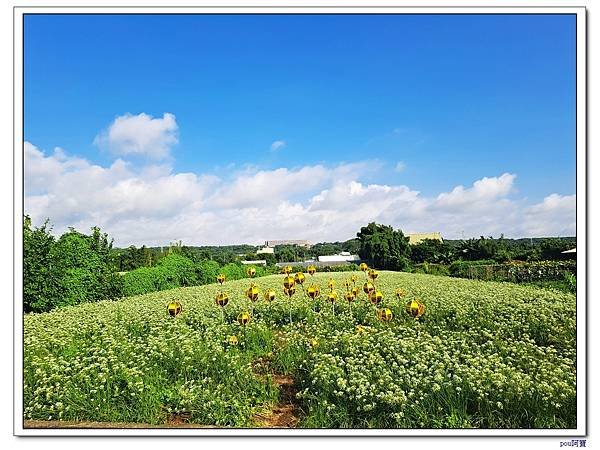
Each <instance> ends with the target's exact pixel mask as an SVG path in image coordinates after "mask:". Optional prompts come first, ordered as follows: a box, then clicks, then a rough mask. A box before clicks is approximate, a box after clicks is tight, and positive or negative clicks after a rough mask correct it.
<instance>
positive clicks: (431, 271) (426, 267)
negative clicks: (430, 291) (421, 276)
mask: <svg viewBox="0 0 600 450" xmlns="http://www.w3.org/2000/svg"><path fill="white" fill-rule="evenodd" d="M413 272H414V273H425V274H428V275H443V276H448V275H450V270H449V269H448V266H447V265H445V264H430V263H427V262H425V263H423V264H415V265H414V266H413Z"/></svg>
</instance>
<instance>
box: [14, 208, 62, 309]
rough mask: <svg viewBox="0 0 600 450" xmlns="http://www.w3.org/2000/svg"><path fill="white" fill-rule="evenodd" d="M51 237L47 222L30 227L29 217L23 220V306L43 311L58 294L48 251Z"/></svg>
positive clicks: (57, 281)
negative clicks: (36, 226)
mask: <svg viewBox="0 0 600 450" xmlns="http://www.w3.org/2000/svg"><path fill="white" fill-rule="evenodd" d="M54 242H55V240H54V237H53V236H52V235H51V234H50V230H49V229H48V221H46V222H44V224H43V225H42V226H41V227H38V228H34V227H32V226H31V219H30V218H29V216H25V218H24V220H23V309H24V310H25V312H29V311H47V310H48V309H50V308H51V307H52V306H51V304H52V302H53V301H52V299H53V298H57V297H59V296H60V293H61V290H60V286H59V277H58V274H57V273H56V272H55V271H54V270H53V264H52V260H51V257H50V251H51V249H52V246H53V245H54Z"/></svg>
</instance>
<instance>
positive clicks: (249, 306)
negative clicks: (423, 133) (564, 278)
mask: <svg viewBox="0 0 600 450" xmlns="http://www.w3.org/2000/svg"><path fill="white" fill-rule="evenodd" d="M352 275H356V276H357V277H358V281H357V286H359V287H362V284H363V283H364V281H365V275H364V274H363V273H362V272H341V273H316V274H315V275H314V276H310V275H308V274H306V281H305V283H304V288H308V286H309V285H311V284H313V283H314V284H316V285H318V286H319V287H320V290H321V296H320V298H318V299H316V300H313V299H310V298H308V297H307V296H306V295H304V293H303V290H302V289H300V287H298V286H297V289H296V293H295V294H294V295H293V296H292V297H291V300H290V299H288V298H287V297H286V296H285V295H284V294H283V279H284V276H283V275H272V276H268V277H262V278H257V279H253V280H250V279H243V280H237V281H226V282H225V283H224V284H223V285H222V286H221V285H219V284H211V285H205V286H198V287H188V288H179V289H173V290H168V291H162V292H155V293H151V294H146V295H141V296H136V297H129V298H125V299H123V300H119V301H104V302H98V303H87V304H81V305H78V306H72V307H66V308H62V309H56V310H54V311H51V312H48V313H41V314H27V315H25V317H24V368H23V374H24V419H25V420H26V421H57V420H58V421H68V422H69V423H70V424H72V423H73V422H79V421H81V422H86V421H87V422H107V423H115V422H118V423H123V422H126V423H131V424H136V423H144V424H150V425H153V426H156V425H161V424H165V425H169V426H174V425H175V426H176V425H177V424H181V426H188V425H189V424H198V425H202V426H219V427H291V426H293V427H308V428H321V427H324V428H339V427H353V428H368V427H376V428H575V426H576V373H575V363H576V348H575V342H576V323H575V317H576V314H575V310H576V301H575V296H574V295H572V294H569V293H564V292H558V291H553V290H546V289H540V288H535V287H526V286H519V285H516V284H511V283H496V282H483V281H473V280H464V279H457V278H449V277H441V276H433V275H423V274H410V273H402V272H387V271H381V272H379V277H378V278H377V279H376V281H375V284H376V285H377V289H378V290H380V291H381V293H382V294H383V299H382V301H381V304H380V305H379V307H380V308H389V309H390V310H391V312H392V315H393V316H392V317H391V320H389V321H381V320H379V319H378V316H377V315H376V313H375V307H374V305H372V304H371V303H369V302H368V300H367V297H366V295H365V294H364V293H363V292H362V289H361V291H360V295H359V297H358V298H357V299H356V300H355V301H353V302H351V303H348V302H347V301H346V300H345V299H344V292H345V287H344V282H345V281H346V280H348V279H349V278H350V277H351V276H352ZM330 279H332V280H333V281H334V284H335V286H334V290H335V291H337V293H338V298H337V302H336V303H335V304H333V305H332V304H331V303H330V302H329V301H328V300H327V293H328V292H329V289H328V287H327V286H328V280H330ZM251 281H253V282H254V283H255V284H256V285H257V287H258V288H259V292H260V293H259V296H258V299H257V300H256V301H254V302H252V301H250V300H249V299H247V298H246V296H245V290H246V289H247V288H248V287H249V285H250V282H251ZM399 288H400V289H402V290H403V291H404V295H403V296H402V297H400V298H398V297H397V296H396V290H397V289H399ZM268 289H273V290H274V291H275V293H276V298H275V300H273V301H271V302H268V301H267V300H265V298H264V295H263V294H264V292H265V291H266V290H268ZM221 291H222V292H226V293H227V294H228V295H229V302H228V304H227V305H226V306H225V307H224V308H220V307H219V306H217V305H216V304H215V296H216V295H217V293H218V292H221ZM413 298H418V299H420V300H421V301H422V303H423V304H424V305H425V313H424V315H423V316H421V317H419V318H418V319H415V318H414V317H413V316H411V315H409V314H408V313H407V312H406V310H405V305H406V303H407V302H408V301H409V300H411V299H413ZM172 301H178V302H180V303H181V305H182V311H181V313H180V314H179V315H177V316H176V317H171V316H170V315H169V314H168V313H167V304H168V303H169V302H172ZM242 312H248V313H250V315H251V320H250V321H249V323H248V324H247V325H246V326H242V325H241V324H240V323H239V322H238V320H237V319H238V316H239V315H240V314H241V313H242ZM388 318H389V317H388ZM36 423H38V422H36ZM132 426H134V425H132Z"/></svg>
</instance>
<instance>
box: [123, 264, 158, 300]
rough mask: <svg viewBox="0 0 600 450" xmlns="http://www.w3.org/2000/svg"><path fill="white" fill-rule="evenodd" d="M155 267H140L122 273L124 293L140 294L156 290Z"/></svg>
mask: <svg viewBox="0 0 600 450" xmlns="http://www.w3.org/2000/svg"><path fill="white" fill-rule="evenodd" d="M155 272H156V269H155V268H154V267H140V268H139V269H135V270H132V271H130V272H127V273H125V274H123V275H122V277H123V278H122V280H123V295H125V296H131V295H139V294H147V293H148V292H154V291H155V290H156V285H155V281H154V280H155V278H156V273H155Z"/></svg>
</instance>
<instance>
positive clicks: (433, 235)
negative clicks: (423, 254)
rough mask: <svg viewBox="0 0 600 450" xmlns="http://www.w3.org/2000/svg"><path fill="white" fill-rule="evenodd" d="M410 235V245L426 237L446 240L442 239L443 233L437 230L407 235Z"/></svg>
mask: <svg viewBox="0 0 600 450" xmlns="http://www.w3.org/2000/svg"><path fill="white" fill-rule="evenodd" d="M406 236H407V237H408V243H409V244H410V245H415V244H418V243H419V242H421V241H424V240H425V239H432V240H434V241H440V242H444V241H443V240H442V235H441V234H440V232H439V231H435V232H432V233H409V234H407V235H406Z"/></svg>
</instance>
